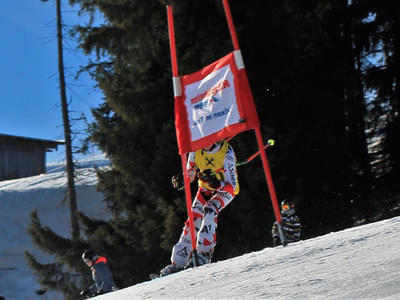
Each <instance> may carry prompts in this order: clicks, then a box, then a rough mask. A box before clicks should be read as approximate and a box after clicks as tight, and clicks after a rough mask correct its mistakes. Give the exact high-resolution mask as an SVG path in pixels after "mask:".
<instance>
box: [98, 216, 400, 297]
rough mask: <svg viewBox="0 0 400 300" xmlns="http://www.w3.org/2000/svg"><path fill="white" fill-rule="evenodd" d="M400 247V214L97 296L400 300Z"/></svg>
mask: <svg viewBox="0 0 400 300" xmlns="http://www.w3.org/2000/svg"><path fill="white" fill-rule="evenodd" d="M399 249H400V217H396V218H393V219H388V220H384V221H380V222H376V223H371V224H368V225H364V226H359V227H354V228H350V229H346V230H343V231H340V232H334V233H330V234H327V235H324V236H320V237H317V238H313V239H309V240H305V241H300V242H297V243H293V244H289V245H288V246H286V247H282V246H279V247H276V248H265V249H264V250H261V251H258V252H252V253H248V254H245V255H243V256H240V257H236V258H233V259H229V260H225V261H219V262H216V263H212V264H210V265H206V266H201V267H198V268H194V269H189V270H186V271H183V272H180V273H176V274H172V275H170V276H167V277H164V278H160V279H156V280H154V281H147V282H144V283H141V284H137V285H135V286H132V287H129V288H126V289H122V290H119V291H116V292H112V293H109V294H105V295H101V296H98V297H96V298H95V299H99V300H100V299H101V300H117V299H118V300H124V299H246V300H247V299H338V300H339V299H340V300H343V299H400V285H399V277H398V272H399V262H400V251H399ZM132 272H134V266H132Z"/></svg>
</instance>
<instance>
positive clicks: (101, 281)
mask: <svg viewBox="0 0 400 300" xmlns="http://www.w3.org/2000/svg"><path fill="white" fill-rule="evenodd" d="M82 260H83V262H84V263H85V264H86V265H87V266H88V267H90V269H91V270H92V279H93V281H94V283H93V284H92V285H90V286H89V287H88V288H87V289H85V290H83V291H81V292H80V294H81V295H82V296H83V297H86V298H90V297H94V296H96V295H100V294H105V293H108V292H111V291H115V290H118V288H117V286H116V284H115V282H114V280H113V278H112V275H111V271H110V269H109V268H108V266H107V265H106V263H107V259H106V258H105V257H103V256H99V255H97V254H96V252H95V251H93V250H86V251H85V252H83V254H82Z"/></svg>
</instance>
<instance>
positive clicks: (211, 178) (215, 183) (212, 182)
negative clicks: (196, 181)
mask: <svg viewBox="0 0 400 300" xmlns="http://www.w3.org/2000/svg"><path fill="white" fill-rule="evenodd" d="M199 177H200V179H201V180H202V181H205V182H207V183H208V185H209V186H210V187H211V188H213V189H218V188H219V187H220V186H221V181H220V180H219V179H218V178H217V175H216V174H215V173H214V172H213V171H212V170H211V169H206V170H204V171H203V172H201V173H200V174H199Z"/></svg>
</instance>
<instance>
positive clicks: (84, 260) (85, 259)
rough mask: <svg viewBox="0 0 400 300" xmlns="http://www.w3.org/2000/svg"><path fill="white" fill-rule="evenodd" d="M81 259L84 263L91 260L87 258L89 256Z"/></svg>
mask: <svg viewBox="0 0 400 300" xmlns="http://www.w3.org/2000/svg"><path fill="white" fill-rule="evenodd" d="M82 260H83V262H84V263H88V262H89V261H92V260H91V259H89V258H82Z"/></svg>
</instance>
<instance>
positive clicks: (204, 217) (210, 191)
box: [160, 140, 239, 276]
mask: <svg viewBox="0 0 400 300" xmlns="http://www.w3.org/2000/svg"><path fill="white" fill-rule="evenodd" d="M235 164H236V156H235V153H234V151H233V148H232V147H231V146H230V145H229V144H228V142H226V141H225V140H221V141H219V142H217V143H214V144H212V145H210V146H208V147H205V148H203V149H200V150H197V151H195V152H191V153H189V156H188V162H187V170H188V174H189V178H190V182H193V181H194V180H195V178H196V177H197V178H198V190H197V193H196V196H195V199H194V201H193V204H192V208H191V210H192V212H193V223H194V228H195V231H196V232H195V235H196V236H197V244H196V248H197V251H198V264H199V265H203V264H207V263H210V262H211V257H212V253H213V250H214V247H215V246H216V229H217V218H218V216H219V214H220V213H221V211H222V210H223V209H224V208H225V207H226V206H227V205H228V204H229V203H230V202H231V201H232V200H233V198H234V197H235V196H236V195H237V194H238V193H239V183H238V176H237V171H236V165H235ZM172 184H173V187H174V188H175V189H177V190H183V188H184V183H183V178H182V176H179V175H178V176H173V177H172ZM191 252H192V244H191V237H190V229H189V220H187V221H186V222H185V224H184V227H183V231H182V234H181V236H180V239H179V241H178V243H176V244H175V246H174V247H173V248H172V255H171V264H170V265H167V266H166V267H165V268H163V269H162V270H161V271H160V276H166V275H169V274H171V273H175V272H178V271H181V270H183V269H184V268H189V267H193V262H192V258H191Z"/></svg>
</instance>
